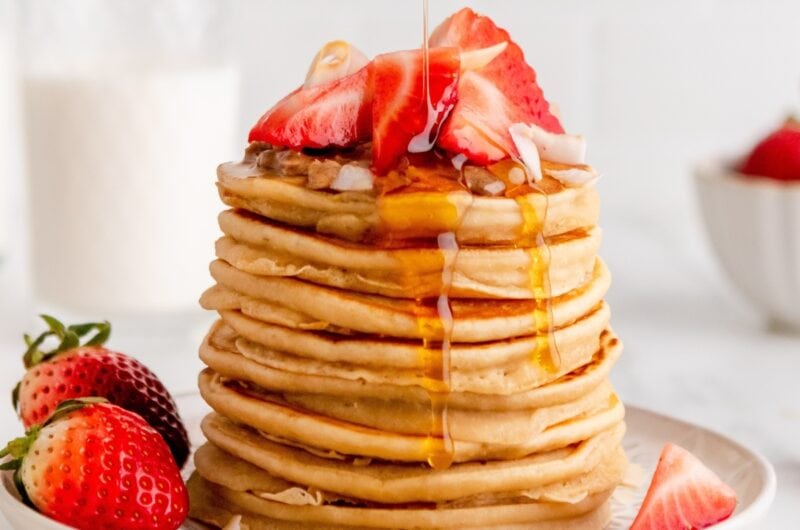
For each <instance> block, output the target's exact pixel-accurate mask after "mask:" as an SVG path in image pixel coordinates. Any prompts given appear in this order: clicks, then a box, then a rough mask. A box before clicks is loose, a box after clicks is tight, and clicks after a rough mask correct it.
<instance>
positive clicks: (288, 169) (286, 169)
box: [256, 149, 314, 176]
mask: <svg viewBox="0 0 800 530" xmlns="http://www.w3.org/2000/svg"><path fill="white" fill-rule="evenodd" d="M312 160H314V158H312V157H310V156H308V155H306V154H304V153H300V152H298V151H293V150H291V149H284V150H281V151H279V150H275V149H269V150H267V151H262V152H261V153H259V155H258V159H257V162H256V163H257V164H258V167H260V168H262V169H272V170H273V171H279V172H280V173H281V174H282V175H286V176H292V175H305V174H307V173H308V166H309V165H310V164H311V161H312Z"/></svg>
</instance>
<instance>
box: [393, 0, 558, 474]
mask: <svg viewBox="0 0 800 530" xmlns="http://www.w3.org/2000/svg"><path fill="white" fill-rule="evenodd" d="M422 5H423V20H422V28H423V41H422V42H423V44H422V49H423V90H424V92H425V94H426V104H427V110H428V119H427V124H426V127H425V129H424V130H423V131H421V132H420V133H419V134H418V135H417V136H415V137H414V138H412V140H411V141H410V142H409V152H426V151H430V150H431V149H432V148H433V144H434V143H435V141H436V136H437V134H438V130H434V126H435V124H436V123H437V122H438V123H439V124H441V123H442V122H443V121H444V118H445V117H444V116H439V115H438V109H435V108H434V106H433V104H432V102H431V97H430V85H429V59H428V57H429V53H428V0H423V3H422ZM514 165H516V166H521V167H522V168H523V170H524V168H525V166H524V164H521V163H520V162H519V161H514ZM459 169H460V170H461V172H462V178H461V182H465V180H464V178H463V166H462V167H460V168H459ZM532 187H533V188H534V190H535V191H536V192H537V193H540V194H541V195H542V196H543V197H544V199H545V208H544V212H543V215H542V216H540V215H539V214H538V212H537V210H536V208H535V207H534V206H533V205H532V204H531V203H530V202H529V201H528V200H527V199H526V197H525V196H524V195H523V196H521V197H518V198H517V199H516V200H517V203H518V204H519V207H520V214H521V217H522V228H521V230H520V237H519V239H518V245H519V246H520V247H523V248H527V249H528V253H529V256H530V263H529V269H528V274H529V281H530V289H531V292H532V293H533V295H534V297H535V306H534V307H535V308H534V321H535V325H536V347H535V348H534V351H533V352H531V361H532V362H533V363H534V364H535V365H536V366H537V367H539V368H540V369H543V370H545V371H548V372H551V373H552V372H555V371H557V370H558V368H559V364H560V361H559V356H558V350H557V348H556V346H555V342H554V340H553V326H552V310H551V307H550V250H549V248H548V246H547V244H546V242H545V239H544V236H543V234H542V229H543V221H544V218H545V217H546V215H547V194H546V193H544V192H543V190H541V189H540V188H539V187H538V185H535V184H533V185H532ZM462 195H468V196H469V199H468V201H467V202H466V203H465V204H460V205H459V203H458V202H457V201H455V200H453V199H452V198H451V195H450V194H449V193H446V192H438V193H437V192H434V193H430V192H428V193H420V194H416V195H415V196H414V197H413V200H408V199H411V198H412V197H404V196H403V195H402V194H397V195H381V196H380V197H379V198H378V214H379V217H380V219H381V223H382V225H383V226H384V227H387V228H390V227H395V228H396V227H400V226H402V227H404V228H405V229H407V230H408V231H409V233H410V234H413V233H414V232H415V231H417V230H415V227H414V226H413V225H414V224H417V223H426V224H427V225H428V226H427V228H430V227H434V226H435V227H437V228H439V229H441V232H440V233H439V234H438V237H437V238H436V243H437V246H438V249H439V252H438V254H437V255H436V258H434V260H435V263H430V262H427V263H424V262H423V261H424V260H423V261H421V260H420V256H419V255H415V253H414V252H408V253H405V252H400V253H398V254H397V255H398V256H399V258H398V259H399V260H400V261H401V265H402V270H403V271H404V273H403V277H402V278H401V279H400V280H401V282H402V284H403V286H404V287H405V288H407V289H408V290H409V292H425V291H428V292H429V291H430V289H429V288H426V287H427V286H425V285H424V283H425V282H426V281H429V280H425V279H423V277H422V276H421V275H420V274H419V272H420V271H421V270H431V268H433V269H435V270H439V271H441V275H440V278H439V281H438V282H437V283H438V287H439V295H438V297H434V298H417V299H415V300H414V304H413V312H414V316H415V318H416V320H417V328H418V331H419V335H420V337H421V338H422V344H421V345H420V347H419V349H418V352H419V358H420V364H421V366H422V367H423V378H422V386H423V388H424V389H425V390H426V392H427V393H428V397H429V398H430V404H431V406H430V413H431V415H430V416H431V417H430V428H429V430H428V434H427V436H426V437H425V438H424V440H423V442H422V448H421V449H422V453H423V454H424V455H425V456H426V459H427V461H428V464H429V465H430V466H431V467H433V468H434V469H446V468H448V467H450V465H451V464H452V463H453V458H454V453H455V447H454V442H453V439H452V438H451V436H450V432H449V427H448V419H447V412H448V408H447V407H448V400H449V395H450V389H451V385H450V349H451V346H452V336H453V325H454V319H453V311H452V308H451V303H450V291H451V288H452V285H453V274H454V272H455V265H456V259H457V257H458V253H459V245H458V241H457V238H456V233H457V231H458V229H459V227H460V225H461V222H462V220H463V219H464V217H465V216H466V214H467V212H468V211H469V209H470V207H471V206H472V200H473V199H472V194H471V193H469V192H467V193H462ZM416 228H417V229H418V230H419V231H420V232H423V233H424V232H426V230H425V228H426V227H416ZM420 229H421V230H420ZM385 235H386V236H387V237H388V238H389V239H390V240H391V239H393V236H397V234H393V233H392V230H387V232H386V233H385ZM406 248H407V247H406Z"/></svg>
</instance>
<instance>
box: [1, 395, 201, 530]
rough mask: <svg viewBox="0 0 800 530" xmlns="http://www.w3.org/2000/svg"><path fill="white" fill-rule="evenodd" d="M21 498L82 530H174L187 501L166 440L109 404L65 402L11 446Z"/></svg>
mask: <svg viewBox="0 0 800 530" xmlns="http://www.w3.org/2000/svg"><path fill="white" fill-rule="evenodd" d="M6 455H11V456H12V458H13V460H11V461H10V462H7V463H6V464H4V465H3V469H16V470H17V471H16V472H15V475H14V478H15V482H16V484H17V487H18V488H19V489H20V494H21V495H22V496H23V498H25V499H26V500H27V501H29V502H30V503H31V504H33V506H35V507H36V508H37V509H38V510H39V511H40V512H42V513H43V514H44V515H46V516H48V517H50V518H52V519H55V520H57V521H60V522H62V523H64V524H67V525H69V526H73V527H75V528H78V529H91V530H105V529H108V530H112V529H113V530H140V529H141V530H145V529H147V530H151V529H152V530H174V529H176V528H178V527H179V526H180V525H181V523H183V521H184V520H185V519H186V516H187V513H188V510H189V497H188V493H187V491H186V486H184V484H183V480H182V479H181V474H180V471H179V470H178V468H177V466H176V465H175V461H174V460H173V459H172V455H171V454H170V452H169V447H167V444H166V443H164V440H163V438H161V436H160V435H159V434H158V433H157V432H156V431H155V430H154V429H153V428H152V427H150V425H148V424H147V422H145V421H144V420H143V419H142V418H141V417H140V416H138V415H137V414H134V413H133V412H129V411H127V410H125V409H123V408H120V407H118V406H116V405H112V404H110V403H106V402H105V400H103V399H97V398H86V399H82V400H70V401H65V402H63V403H62V404H61V405H59V408H58V409H57V410H56V412H55V414H53V416H51V419H50V420H49V421H48V422H47V423H46V424H45V425H44V426H41V427H40V426H36V427H33V428H32V429H31V430H30V431H28V433H27V434H26V435H25V436H24V437H22V438H18V439H16V440H14V441H12V442H11V443H9V444H8V446H7V447H6V449H5V450H3V451H2V452H0V457H2V456H6Z"/></svg>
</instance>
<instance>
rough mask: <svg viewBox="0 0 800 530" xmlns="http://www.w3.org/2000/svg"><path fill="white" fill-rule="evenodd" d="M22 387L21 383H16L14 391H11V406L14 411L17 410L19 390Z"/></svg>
mask: <svg viewBox="0 0 800 530" xmlns="http://www.w3.org/2000/svg"><path fill="white" fill-rule="evenodd" d="M21 386H22V381H20V382H19V383H17V386H15V387H14V390H12V391H11V405H12V406H13V407H14V411H15V412H16V411H17V410H18V408H19V407H18V405H19V389H20V387H21Z"/></svg>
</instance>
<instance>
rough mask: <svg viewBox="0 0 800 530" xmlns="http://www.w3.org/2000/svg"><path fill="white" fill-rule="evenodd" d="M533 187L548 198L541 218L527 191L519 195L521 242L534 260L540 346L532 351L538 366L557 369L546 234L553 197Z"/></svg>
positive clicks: (532, 282)
mask: <svg viewBox="0 0 800 530" xmlns="http://www.w3.org/2000/svg"><path fill="white" fill-rule="evenodd" d="M531 187H532V188H533V189H534V190H535V191H536V193H539V194H541V195H542V197H543V198H544V200H545V209H544V215H543V216H542V217H541V218H540V217H539V215H538V213H537V212H536V208H535V207H534V206H533V205H532V204H531V203H530V202H529V201H528V200H527V197H526V196H525V195H523V196H521V197H517V199H516V200H517V204H518V205H519V209H520V215H521V216H522V227H521V229H520V236H519V240H518V243H517V245H518V246H523V247H525V248H527V250H528V256H529V257H530V264H529V266H528V275H529V285H530V289H531V293H532V294H533V297H534V302H535V307H534V310H533V317H534V322H535V325H536V347H535V348H534V351H533V352H531V360H532V361H533V363H534V364H536V366H538V367H540V368H542V369H544V370H545V371H546V372H548V373H551V374H552V373H555V372H557V371H558V369H559V368H560V367H561V356H560V354H559V351H558V346H557V345H556V342H555V338H554V333H553V331H554V330H553V307H552V303H551V298H552V291H551V288H550V247H549V246H548V245H547V241H546V240H545V238H544V233H543V228H544V220H545V219H546V218H547V210H548V208H549V199H548V197H547V194H546V193H545V192H544V191H543V190H542V189H541V188H540V187H539V186H538V185H537V184H532V185H531Z"/></svg>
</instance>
